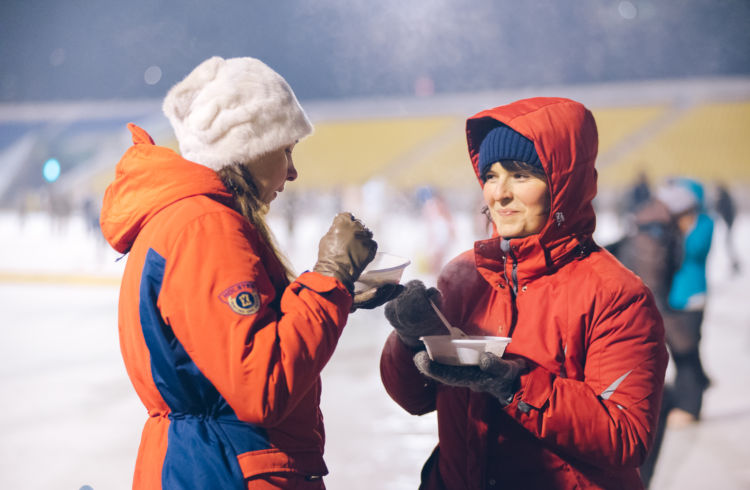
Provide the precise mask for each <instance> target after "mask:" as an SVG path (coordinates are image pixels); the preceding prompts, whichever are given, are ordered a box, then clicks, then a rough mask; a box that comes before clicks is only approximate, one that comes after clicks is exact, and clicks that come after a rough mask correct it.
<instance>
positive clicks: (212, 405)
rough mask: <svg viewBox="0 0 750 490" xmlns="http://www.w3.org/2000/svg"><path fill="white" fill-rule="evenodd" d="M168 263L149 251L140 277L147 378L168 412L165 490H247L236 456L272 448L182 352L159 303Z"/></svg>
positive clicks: (182, 349) (258, 429)
mask: <svg viewBox="0 0 750 490" xmlns="http://www.w3.org/2000/svg"><path fill="white" fill-rule="evenodd" d="M165 267H166V260H165V259H164V257H162V256H161V255H159V254H158V253H157V252H156V251H154V250H153V249H149V250H148V252H147V254H146V260H145V262H144V266H143V271H142V273H141V284H140V302H139V314H140V320H141V328H142V330H143V337H144V339H145V342H146V346H147V347H148V350H149V354H150V356H151V375H152V377H153V379H154V383H155V384H156V387H157V389H158V390H159V393H160V394H161V396H162V398H163V399H164V401H165V402H166V403H167V405H168V406H169V408H170V410H171V414H170V419H171V423H170V427H169V434H168V447H167V454H166V457H165V460H164V466H163V471H162V487H163V488H181V489H182V488H196V489H198V488H209V489H210V488H217V489H218V488H222V489H223V488H245V487H244V484H243V476H242V472H241V470H240V467H239V464H238V462H237V455H238V454H241V453H244V452H247V451H253V450H258V449H267V448H269V447H270V444H269V443H268V438H267V436H266V433H265V430H264V429H262V428H259V427H255V426H254V425H252V424H248V423H246V422H242V421H240V420H239V419H237V416H236V414H235V413H234V411H233V410H232V409H231V407H230V406H229V404H227V403H226V401H225V400H224V398H223V397H222V396H221V395H220V394H219V393H218V391H217V390H216V388H215V387H214V386H213V385H212V384H211V382H210V381H209V380H208V379H207V378H206V377H205V376H204V375H203V374H202V373H201V372H200V370H199V369H198V367H197V366H196V365H195V363H194V362H193V361H192V359H191V358H190V356H189V355H188V354H187V352H185V349H184V347H183V346H182V344H181V343H180V341H179V340H178V339H177V338H176V336H175V335H174V332H173V331H172V329H171V327H170V326H169V325H167V324H166V323H165V322H164V320H163V319H162V317H161V314H160V312H159V309H158V307H157V300H158V298H159V293H160V292H161V286H162V282H163V280H164V271H165Z"/></svg>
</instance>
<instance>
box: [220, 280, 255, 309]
mask: <svg viewBox="0 0 750 490" xmlns="http://www.w3.org/2000/svg"><path fill="white" fill-rule="evenodd" d="M219 299H220V300H221V301H222V302H224V303H226V304H228V305H229V307H230V308H231V309H232V311H233V312H235V313H238V314H240V315H253V314H255V313H257V312H258V310H259V309H260V295H259V294H258V290H257V289H256V288H255V284H254V283H252V282H248V281H245V282H238V283H237V284H235V285H233V286H230V287H228V288H227V289H225V290H224V291H222V292H221V294H220V295H219Z"/></svg>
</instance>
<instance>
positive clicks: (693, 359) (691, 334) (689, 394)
mask: <svg viewBox="0 0 750 490" xmlns="http://www.w3.org/2000/svg"><path fill="white" fill-rule="evenodd" d="M685 190H687V191H689V192H688V193H685V192H684V191H685ZM658 193H659V194H661V198H662V200H663V201H664V202H669V203H670V206H672V207H678V206H679V207H682V208H683V210H682V211H681V212H679V214H678V217H677V224H678V227H679V228H680V230H681V231H682V235H683V237H684V239H683V250H682V262H681V264H680V266H679V268H678V269H677V271H676V272H675V274H674V277H673V279H672V284H671V287H670V290H669V296H668V310H669V311H668V312H667V313H666V314H665V315H664V328H665V333H666V338H667V345H669V348H670V351H671V353H672V359H673V360H674V366H675V373H676V375H675V380H674V385H673V386H672V387H671V389H670V390H669V391H670V396H669V403H670V405H671V411H670V412H669V415H668V418H667V425H668V426H669V427H673V428H676V427H682V426H685V425H688V424H690V423H692V422H695V421H697V420H698V419H699V418H700V412H701V406H702V404H703V392H704V391H705V389H706V388H707V387H708V385H709V378H708V376H706V373H705V371H704V370H703V364H702V363H701V359H700V352H699V351H700V339H701V325H702V323H703V316H704V311H705V307H706V299H707V293H708V281H707V279H706V261H707V259H708V253H709V251H710V250H711V241H712V238H713V230H714V222H713V219H711V217H710V216H709V215H708V214H707V212H706V208H705V202H704V190H703V186H702V185H701V184H700V183H699V182H697V181H695V180H693V179H688V178H675V179H671V180H670V181H668V182H667V183H666V184H665V185H664V186H662V187H661V188H660V189H659V191H658ZM676 196H686V197H684V198H682V197H681V198H680V199H675V197H676Z"/></svg>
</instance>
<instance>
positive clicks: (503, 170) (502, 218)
mask: <svg viewBox="0 0 750 490" xmlns="http://www.w3.org/2000/svg"><path fill="white" fill-rule="evenodd" d="M466 134H467V140H468V146H469V155H470V157H471V161H472V165H473V167H474V171H475V172H476V175H477V177H478V178H479V182H480V185H481V186H482V191H483V196H484V200H485V202H486V204H487V207H488V211H489V216H490V217H491V220H492V223H493V229H494V230H493V231H494V233H493V235H492V237H491V238H489V239H486V240H480V241H478V242H476V243H475V245H474V249H473V250H469V251H467V252H464V253H462V254H461V255H459V256H458V257H456V258H455V259H453V260H452V261H451V262H450V263H449V264H448V265H447V266H446V267H445V268H444V269H443V270H442V271H441V273H440V276H439V278H438V284H437V289H435V288H425V286H424V285H423V284H422V283H421V282H419V281H412V282H411V283H409V284H407V289H406V291H404V292H403V293H402V294H401V295H400V296H399V297H398V298H396V299H395V300H393V301H391V302H390V303H388V305H387V306H386V317H387V318H388V320H389V322H390V323H391V324H392V325H393V327H394V328H395V330H394V332H393V333H392V334H391V335H390V337H389V338H388V340H387V341H386V344H385V347H384V349H383V353H382V358H381V376H382V380H383V383H384V385H385V387H386V390H387V391H388V393H389V394H390V396H391V397H392V398H393V399H394V400H395V401H396V402H397V403H399V404H400V405H401V406H402V407H403V408H405V409H406V410H407V411H409V412H410V413H413V414H417V415H420V414H424V413H428V412H431V411H433V410H437V417H438V432H439V444H438V446H437V447H436V448H435V451H434V452H433V454H432V456H431V457H430V458H429V460H428V461H427V463H426V464H425V467H424V469H423V470H422V487H421V488H429V489H450V490H455V489H465V490H474V489H476V490H478V489H485V488H503V489H516V488H518V489H521V488H523V489H530V488H534V489H537V488H539V489H550V488H555V489H557V488H571V489H572V488H606V489H616V488H628V489H630V488H642V484H641V480H640V479H639V477H638V467H639V465H640V464H641V463H642V462H643V460H644V458H645V457H646V454H647V453H648V451H649V447H650V445H651V441H652V439H653V436H654V429H655V427H656V422H657V420H656V419H657V414H658V411H659V404H660V402H661V393H662V385H663V382H664V372H665V369H666V365H667V351H666V349H665V346H664V332H663V326H662V321H661V317H660V316H659V312H658V310H657V308H656V305H655V303H654V298H653V296H652V295H651V293H650V292H649V290H648V289H647V288H646V287H645V286H644V285H643V283H642V282H641V280H640V279H639V278H638V277H637V276H635V275H634V274H633V273H631V272H629V271H628V270H627V269H625V268H624V267H623V266H622V265H621V264H620V263H619V262H618V261H617V260H616V259H615V258H614V257H613V256H612V255H611V254H610V253H609V252H607V251H605V250H604V249H602V248H600V247H599V246H598V245H597V244H596V243H595V242H594V240H593V239H592V234H593V232H594V226H595V215H594V210H593V207H592V203H591V201H592V199H593V198H594V195H595V194H596V170H595V169H594V160H595V158H596V153H597V141H598V137H597V131H596V124H595V122H594V118H593V116H592V115H591V113H590V112H589V111H588V110H587V109H586V108H585V107H584V106H583V105H581V104H580V103H578V102H575V101H572V100H568V99H561V98H533V99H527V100H520V101H517V102H514V103H512V104H509V105H506V106H501V107H496V108H494V109H490V110H486V111H483V112H480V113H478V114H476V115H475V116H473V117H471V118H470V119H469V120H468V121H467V124H466ZM428 299H432V300H434V301H435V302H438V304H440V306H441V308H442V309H443V311H444V313H445V316H446V317H447V318H448V320H449V321H450V322H451V323H452V324H453V325H455V326H458V327H460V328H461V329H463V330H464V332H466V333H467V334H470V335H497V336H507V337H511V339H512V340H511V342H510V344H509V345H508V348H507V350H506V353H505V355H504V356H503V357H502V358H498V357H497V356H494V355H492V354H483V355H482V356H481V357H480V362H479V365H478V366H449V365H445V364H440V363H437V362H434V361H431V360H430V359H429V357H428V356H427V353H426V352H424V351H423V350H422V345H421V342H420V341H419V337H420V336H422V335H428V334H438V333H445V330H444V327H442V326H441V324H440V320H439V319H438V318H437V317H436V315H435V314H434V313H433V312H432V309H431V306H430V304H429V301H428Z"/></svg>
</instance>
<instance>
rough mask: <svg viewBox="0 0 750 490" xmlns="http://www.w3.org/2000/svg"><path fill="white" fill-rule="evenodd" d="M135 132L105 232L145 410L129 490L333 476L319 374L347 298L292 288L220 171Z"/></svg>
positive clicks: (122, 326) (304, 283)
mask: <svg viewBox="0 0 750 490" xmlns="http://www.w3.org/2000/svg"><path fill="white" fill-rule="evenodd" d="M128 127H129V129H130V131H131V132H132V134H133V143H134V144H133V146H132V147H131V148H130V149H128V150H127V152H126V153H125V154H124V156H123V157H122V159H121V160H120V162H119V163H118V165H117V167H116V175H115V179H114V181H113V182H112V183H111V184H110V185H109V187H108V188H107V191H106V194H105V197H104V203H103V208H102V214H101V227H102V232H103V234H104V236H105V238H106V239H107V241H108V242H109V243H110V244H111V245H112V247H114V248H115V249H116V250H117V251H119V252H121V253H127V254H128V258H127V264H126V267H125V271H124V274H123V279H122V284H121V290H120V302H119V313H118V317H119V318H118V322H119V332H120V347H121V350H122V355H123V359H124V361H125V367H126V369H127V372H128V375H129V377H130V379H131V381H132V383H133V386H134V387H135V390H136V392H137V394H138V396H139V397H140V399H141V401H142V402H143V404H144V405H145V407H146V409H147V410H148V419H147V421H146V424H145V427H144V429H143V434H142V438H141V443H140V448H139V452H138V458H137V461H136V468H135V476H134V481H133V488H138V489H141V488H148V489H152V488H153V489H158V488H196V489H198V488H201V489H206V488H221V489H229V488H245V487H246V483H245V481H246V479H247V478H251V477H253V476H256V475H261V474H264V473H271V472H273V473H278V472H282V473H283V472H288V473H298V474H301V475H306V476H310V475H324V474H326V473H327V469H326V466H325V463H324V461H323V445H324V439H325V435H324V429H323V420H322V417H321V413H320V409H319V401H320V391H321V383H320V372H321V370H322V369H323V367H324V366H325V364H326V363H327V362H328V360H329V359H330V357H331V355H332V353H333V350H334V348H335V346H336V343H337V342H338V339H339V337H340V335H341V332H342V330H343V328H344V325H345V323H346V320H347V316H348V312H349V308H350V306H351V301H352V300H351V296H350V294H349V293H348V292H347V290H346V288H345V287H344V285H343V284H342V283H340V282H339V281H337V280H336V279H334V278H331V277H326V276H323V275H320V274H318V273H315V272H305V273H303V274H301V275H300V276H299V277H298V278H297V279H296V280H295V281H293V282H291V283H290V282H289V280H288V279H287V278H286V275H285V273H284V269H283V267H282V266H281V264H280V262H279V261H278V259H277V258H276V256H275V255H274V254H273V253H272V251H271V249H270V248H269V247H268V246H267V244H266V243H265V242H264V240H263V239H262V238H261V236H260V234H259V233H258V232H257V230H256V229H255V228H254V227H253V225H252V224H251V223H250V222H249V221H248V220H247V219H245V218H244V217H242V216H241V215H240V214H239V213H237V212H236V211H235V210H233V208H232V207H231V206H232V197H231V195H230V194H229V193H228V191H227V190H226V188H225V187H224V185H223V184H222V182H221V180H220V179H219V177H218V174H216V172H214V171H213V170H211V169H209V168H207V167H204V166H202V165H198V164H196V163H194V162H190V161H187V160H185V159H183V158H182V157H180V156H179V155H178V154H176V153H175V152H174V151H172V150H170V149H168V148H164V147H160V146H156V145H154V142H153V140H152V139H151V137H150V136H149V135H148V134H147V133H146V132H145V131H144V130H143V129H141V128H139V127H137V126H135V125H132V124H130V125H129V126H128Z"/></svg>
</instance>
